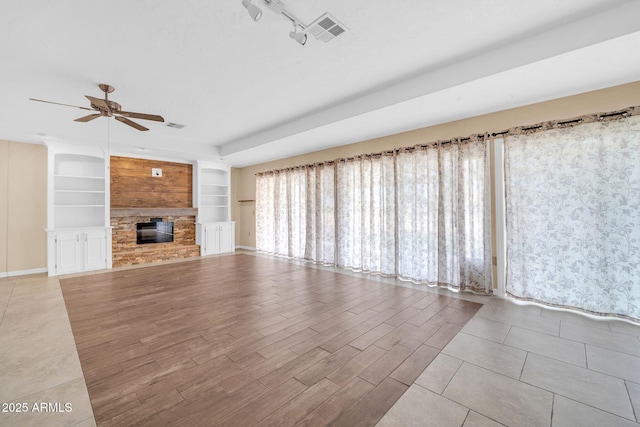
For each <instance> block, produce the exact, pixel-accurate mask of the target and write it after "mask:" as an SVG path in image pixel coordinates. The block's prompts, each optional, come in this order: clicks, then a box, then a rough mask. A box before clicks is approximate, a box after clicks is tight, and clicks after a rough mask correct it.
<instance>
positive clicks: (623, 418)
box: [525, 383, 638, 423]
mask: <svg viewBox="0 0 640 427" xmlns="http://www.w3.org/2000/svg"><path fill="white" fill-rule="evenodd" d="M525 384H526V383H525ZM553 394H554V396H555V395H558V396H561V397H562V398H564V399H567V400H571V401H572V402H576V403H579V404H581V405H584V406H588V407H589V408H591V409H594V410H596V411H600V412H604V413H605V414H609V415H612V416H614V417H617V418H620V419H622V420H626V421H631V422H633V423H638V422H637V421H636V420H631V418H626V417H623V416H622V415H619V414H615V413H613V412H610V411H607V410H606V409H602V408H598V407H596V406H593V405H590V404H589V403H585V402H581V401H579V400H576V399H574V398H571V397H569V396H565V395H564V394H560V393H555V392H554V393H553ZM554 402H555V400H554ZM631 408H632V409H633V405H631ZM633 415H634V417H635V416H636V415H635V412H633Z"/></svg>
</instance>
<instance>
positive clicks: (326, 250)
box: [256, 165, 335, 265]
mask: <svg viewBox="0 0 640 427" xmlns="http://www.w3.org/2000/svg"><path fill="white" fill-rule="evenodd" d="M334 192H335V189H334V166H333V165H318V166H305V167H299V168H293V169H288V170H281V171H274V172H268V173H265V174H260V175H258V176H256V248H257V249H258V250H260V251H263V252H267V253H271V254H276V255H283V256H287V257H291V258H299V259H307V260H311V261H316V262H319V263H323V264H330V265H333V264H335V213H334V212H335V203H334Z"/></svg>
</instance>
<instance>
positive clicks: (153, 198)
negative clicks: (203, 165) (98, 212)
mask: <svg viewBox="0 0 640 427" xmlns="http://www.w3.org/2000/svg"><path fill="white" fill-rule="evenodd" d="M152 168H160V169H162V176H161V177H154V176H151V169H152ZM192 172H193V167H192V165H188V164H183V163H172V162H161V161H158V160H147V159H134V158H130V157H118V156H112V157H111V207H112V208H190V207H193V177H192Z"/></svg>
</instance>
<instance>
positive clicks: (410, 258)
mask: <svg viewBox="0 0 640 427" xmlns="http://www.w3.org/2000/svg"><path fill="white" fill-rule="evenodd" d="M486 147H487V142H486V140H485V139H484V138H473V139H472V140H471V141H469V142H464V143H460V142H458V141H455V142H453V143H450V144H442V145H440V144H438V145H430V146H424V147H423V146H419V147H414V148H412V149H407V150H404V151H400V152H397V151H396V150H394V151H393V152H388V153H382V154H380V155H363V156H357V157H356V158H353V159H343V160H340V161H337V162H335V163H333V162H331V163H325V164H321V165H313V166H306V167H301V168H294V169H289V170H284V171H278V172H272V173H266V174H259V175H258V176H257V177H256V211H257V212H256V220H257V224H256V245H257V249H258V250H260V251H264V252H268V253H273V254H277V255H283V256H288V257H292V258H300V259H306V260H310V261H314V262H318V263H322V264H326V265H335V266H338V267H341V268H349V269H353V270H357V271H364V272H370V273H376V274H381V275H385V276H390V277H399V278H401V279H403V280H411V281H413V282H415V283H424V284H428V285H432V286H435V285H438V286H448V287H451V288H453V289H456V290H460V289H470V290H473V291H476V292H481V293H487V294H489V293H491V292H492V279H491V246H490V245H491V236H490V232H491V224H490V204H489V203H490V196H489V178H488V162H487V156H486V153H487V148H486Z"/></svg>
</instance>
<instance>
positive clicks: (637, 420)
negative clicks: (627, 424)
mask: <svg viewBox="0 0 640 427" xmlns="http://www.w3.org/2000/svg"><path fill="white" fill-rule="evenodd" d="M624 388H625V390H627V396H629V403H630V404H631V410H632V411H633V416H634V417H635V419H636V422H640V418H639V417H640V414H636V408H635V406H634V405H633V400H631V393H630V392H629V385H628V384H627V381H626V380H625V382H624Z"/></svg>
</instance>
